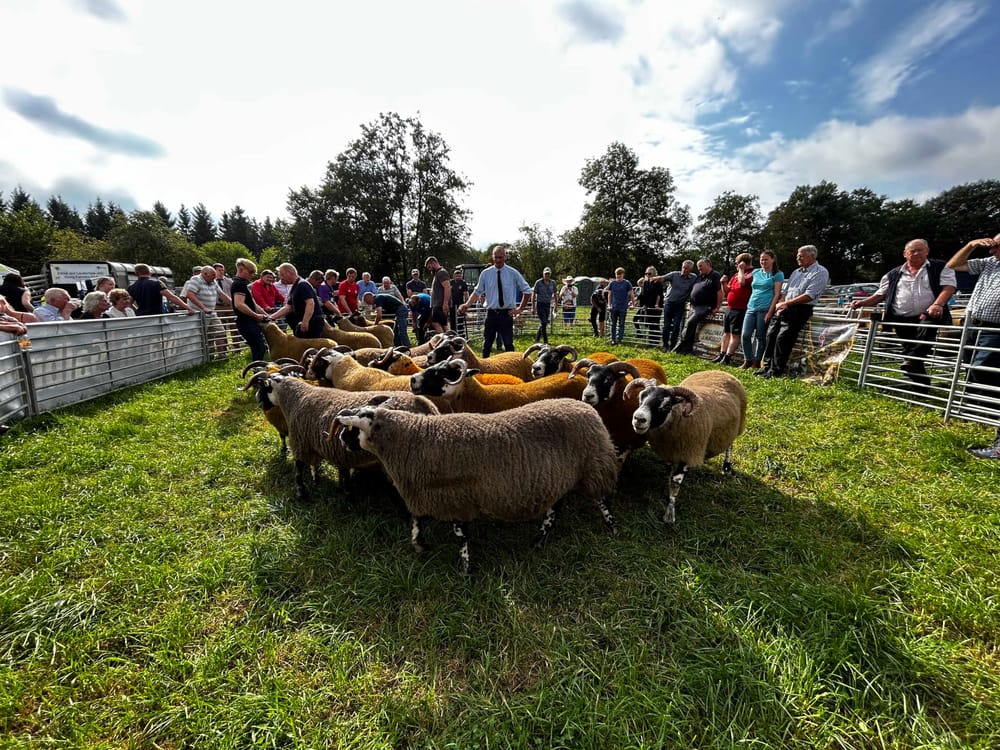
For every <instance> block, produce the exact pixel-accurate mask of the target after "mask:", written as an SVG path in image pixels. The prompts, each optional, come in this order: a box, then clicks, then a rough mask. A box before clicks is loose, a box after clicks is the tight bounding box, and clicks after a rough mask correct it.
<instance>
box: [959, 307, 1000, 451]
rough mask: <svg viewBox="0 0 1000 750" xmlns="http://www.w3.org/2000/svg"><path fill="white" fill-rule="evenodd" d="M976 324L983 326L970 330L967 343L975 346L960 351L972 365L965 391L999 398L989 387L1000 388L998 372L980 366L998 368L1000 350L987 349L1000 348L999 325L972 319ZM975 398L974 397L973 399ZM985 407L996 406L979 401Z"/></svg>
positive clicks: (999, 435)
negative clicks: (978, 329)
mask: <svg viewBox="0 0 1000 750" xmlns="http://www.w3.org/2000/svg"><path fill="white" fill-rule="evenodd" d="M973 324H974V325H976V326H980V327H983V330H981V331H979V332H975V331H970V332H969V341H968V343H969V344H971V345H972V346H975V347H976V348H975V349H973V348H971V347H970V348H966V349H965V351H964V352H963V353H962V355H963V359H964V360H965V361H967V362H969V363H970V364H971V365H972V366H971V368H970V369H969V374H968V383H969V384H968V385H967V386H966V388H965V392H966V393H968V394H981V395H982V396H984V397H985V398H989V399H997V398H1000V393H998V392H997V391H995V390H990V388H1000V372H990V371H988V370H984V369H981V368H984V367H991V368H997V369H1000V352H991V351H988V350H989V349H1000V326H996V327H995V328H994V327H992V326H995V325H996V324H994V323H986V322H983V321H973ZM977 385H985V386H988V387H989V388H977V387H975V386H977ZM974 400H975V399H974ZM981 403H982V405H983V407H984V408H986V409H995V408H997V407H996V406H995V405H993V404H992V403H989V402H986V401H983V402H981ZM997 438H998V439H1000V427H997Z"/></svg>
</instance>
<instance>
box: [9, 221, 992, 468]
mask: <svg viewBox="0 0 1000 750" xmlns="http://www.w3.org/2000/svg"><path fill="white" fill-rule="evenodd" d="M977 249H985V250H986V251H987V252H988V253H989V257H986V258H970V255H971V254H972V252H974V251H975V250H977ZM818 255H819V252H818V250H817V248H816V247H815V246H814V245H803V246H802V247H800V248H799V249H798V251H797V253H796V261H797V267H796V268H795V270H793V271H792V272H791V274H789V275H788V276H787V277H786V276H785V274H784V273H783V272H782V271H781V269H779V268H778V260H777V257H776V256H775V254H774V253H773V252H772V251H770V250H765V251H763V252H761V253H760V255H759V257H758V266H757V267H756V268H755V267H754V265H753V257H752V256H751V255H750V254H749V253H742V254H740V255H738V256H737V257H736V259H735V270H734V271H733V272H732V273H731V274H728V275H723V274H720V273H719V272H718V271H716V270H715V269H714V268H713V267H712V262H711V261H710V260H709V259H708V258H700V259H699V260H698V261H697V262H695V261H693V260H685V261H683V263H681V266H680V268H679V269H678V270H676V271H672V272H669V273H666V274H662V275H660V274H658V272H657V269H656V268H655V267H654V266H649V267H647V268H646V269H645V272H644V276H643V278H642V279H640V280H639V281H638V282H637V283H636V284H635V285H633V284H632V282H631V281H629V280H628V279H626V278H625V269H624V268H623V267H618V268H616V269H615V270H614V278H613V279H611V280H610V281H607V280H603V279H601V280H599V281H598V283H597V285H596V286H595V288H594V290H593V293H592V294H591V297H590V325H591V328H592V330H593V334H594V336H595V337H600V338H604V336H605V322H606V320H607V319H608V318H610V323H611V326H610V343H611V345H613V346H614V345H618V344H621V343H622V342H623V340H624V338H625V324H626V319H627V314H628V311H629V309H630V308H635V309H636V314H635V316H634V324H635V326H636V330H637V333H638V335H639V338H640V340H641V341H643V342H645V343H647V344H653V343H659V345H660V347H661V348H662V350H663V351H664V352H672V353H675V354H682V355H684V354H691V353H693V350H694V344H695V341H696V338H697V334H698V328H699V326H700V325H701V324H702V323H703V322H704V321H705V320H706V319H708V318H709V317H710V316H712V315H714V314H716V313H718V312H719V310H720V309H722V307H723V302H725V308H726V314H725V316H724V319H723V335H722V341H721V343H720V348H719V353H718V356H717V357H716V358H715V362H716V363H719V364H723V365H730V366H739V367H740V368H741V369H744V370H752V371H753V372H754V374H755V375H757V376H759V377H761V378H765V379H766V378H777V377H782V376H784V375H785V374H786V373H787V368H788V362H789V359H790V357H791V354H792V349H793V347H794V346H795V344H796V342H797V340H798V338H799V334H800V332H801V331H802V330H803V328H804V327H805V326H806V325H807V323H808V322H809V319H810V318H811V317H812V315H813V311H814V308H815V306H816V304H817V302H818V300H819V297H820V295H821V294H822V293H823V291H824V290H825V289H826V288H827V286H828V285H829V282H830V277H829V273H828V272H827V270H826V269H825V268H824V267H823V266H822V265H821V264H820V263H819V262H818ZM929 255H930V247H929V246H928V243H927V242H926V241H925V240H922V239H914V240H911V241H910V242H908V243H907V244H906V246H905V247H904V249H903V259H904V262H903V264H902V265H900V266H898V267H895V268H893V269H891V270H890V271H889V272H888V273H886V274H885V275H884V276H883V277H882V279H881V281H880V283H879V287H878V290H877V291H876V292H875V293H874V294H872V295H870V296H868V297H865V298H863V299H857V300H854V301H853V302H851V303H850V307H851V309H858V308H863V307H873V306H875V305H882V306H883V308H884V312H883V313H881V317H880V319H879V320H880V322H882V323H883V324H884V325H885V326H886V329H887V330H889V331H891V332H894V333H895V335H896V336H898V337H899V339H900V345H901V352H902V364H901V366H900V369H901V370H902V371H903V372H904V373H905V374H906V376H907V377H909V378H910V380H912V381H913V383H914V385H913V387H914V389H915V391H916V392H918V393H926V392H927V390H928V388H929V386H930V382H931V381H930V376H929V375H928V373H927V370H926V360H927V358H928V356H929V355H930V353H931V351H932V350H933V346H934V342H935V340H936V337H937V332H938V329H939V327H940V326H946V325H951V323H952V316H951V312H950V309H949V302H950V300H951V297H952V295H953V294H954V293H955V290H956V287H957V282H956V275H955V272H956V271H964V272H967V273H969V274H971V275H973V276H975V277H977V282H978V283H977V284H976V286H975V288H974V290H973V293H972V296H971V298H970V300H969V303H968V307H967V311H966V312H967V315H968V316H969V318H970V320H971V322H972V323H973V325H975V326H976V327H977V328H978V329H980V333H979V335H978V338H977V343H976V345H975V346H974V347H972V348H970V349H969V351H968V353H967V355H966V358H967V360H968V364H969V365H970V369H969V377H968V380H969V384H970V385H969V389H968V391H969V392H970V393H972V394H973V395H975V394H977V393H978V394H981V395H982V396H983V397H988V398H991V399H992V400H994V401H995V399H996V396H997V389H1000V235H997V236H996V237H993V238H983V239H978V240H973V241H972V242H969V243H968V244H967V245H965V246H964V247H963V248H962V249H961V250H959V251H958V252H957V253H956V254H955V255H954V256H953V257H952V258H951V259H950V260H949V261H947V262H945V261H943V260H939V259H934V258H930V257H929ZM492 261H493V263H492V266H490V267H489V268H486V269H484V270H483V272H482V273H481V274H480V276H479V279H478V282H477V283H476V285H475V288H474V289H470V288H469V285H468V284H467V283H466V282H465V280H464V274H463V271H462V269H461V268H457V269H455V270H454V271H453V272H452V273H449V272H448V270H447V269H446V268H445V267H444V266H442V264H441V263H440V262H439V261H438V259H437V258H436V257H434V256H430V257H428V258H427V259H426V261H425V262H424V268H425V269H426V271H427V272H428V273H429V274H430V279H431V281H430V285H428V284H427V283H425V281H424V280H423V279H422V278H421V274H420V271H419V269H416V268H414V269H412V271H411V272H410V279H409V281H407V282H406V284H405V285H404V287H403V289H402V290H400V289H399V287H397V286H396V284H394V283H393V281H392V279H391V278H390V277H388V276H383V277H382V281H381V284H376V283H375V282H374V281H372V279H371V274H370V273H369V272H367V271H365V272H362V273H361V274H360V278H359V274H358V271H357V269H354V268H348V269H347V270H346V271H345V278H344V279H343V280H341V279H340V274H339V273H338V272H337V271H336V270H333V269H329V270H327V271H325V272H323V271H319V270H315V271H312V272H310V273H309V274H308V275H307V276H306V278H302V277H301V276H300V275H299V273H298V270H297V269H296V268H295V266H294V265H292V264H291V263H282V264H281V265H279V266H278V267H277V270H276V271H272V270H271V269H264V270H262V271H261V272H260V274H259V276H258V274H257V266H256V264H255V263H254V262H253V261H252V260H249V259H247V258H240V259H238V260H237V262H236V275H235V277H232V278H231V277H229V276H227V275H226V272H225V266H224V265H223V264H221V263H215V264H213V265H206V266H196V267H195V268H194V269H192V275H191V277H190V278H189V279H188V280H187V281H186V282H185V283H184V285H183V288H182V290H181V292H180V293H179V294H177V293H175V292H174V290H173V289H171V288H170V285H169V284H168V283H167V280H166V279H164V278H162V277H161V278H158V279H157V278H153V277H152V273H151V269H150V268H149V266H148V265H145V264H142V263H140V264H137V265H136V266H135V272H136V277H137V278H136V281H135V282H133V283H132V284H131V285H129V287H128V288H127V289H119V288H115V281H114V279H112V278H110V277H101V278H98V279H97V280H96V282H95V284H94V288H93V290H92V291H90V292H89V293H87V294H86V295H85V296H84V297H83V299H82V300H79V299H76V298H74V297H73V296H72V295H71V294H70V293H69V292H67V291H66V290H65V289H62V288H59V287H53V288H50V289H47V290H46V291H45V293H44V296H43V299H42V304H40V305H39V306H37V307H36V306H34V305H33V304H32V301H31V300H32V295H31V291H30V290H29V289H28V288H27V286H26V284H25V283H24V279H23V278H22V277H21V276H20V275H18V274H16V273H8V274H7V275H6V276H5V277H4V278H3V281H2V283H0V332H6V333H11V334H14V335H20V336H23V335H24V334H26V333H27V331H28V326H29V325H30V324H32V323H40V322H52V321H68V320H76V319H97V318H116V317H136V316H143V315H154V314H161V313H165V312H178V311H181V312H187V313H189V314H194V313H200V314H202V315H203V316H205V318H206V320H207V325H208V332H209V338H210V340H211V341H213V342H216V343H215V346H220V345H222V344H220V343H219V342H224V341H225V333H224V330H223V327H222V324H221V321H220V320H219V317H218V312H217V311H218V310H219V309H220V308H221V309H231V310H232V311H233V313H234V314H235V318H236V328H237V330H238V331H239V333H240V335H241V336H242V337H243V338H244V340H245V341H246V343H247V346H248V347H249V348H250V351H251V356H252V357H253V358H254V359H263V358H264V357H265V355H266V343H265V340H264V336H263V333H262V330H261V324H263V323H265V322H269V321H274V322H276V323H278V324H279V325H281V326H283V327H285V328H287V330H290V331H291V332H292V333H293V334H294V335H295V336H299V337H304V338H318V337H320V336H321V335H322V332H323V328H324V325H325V324H326V323H327V322H328V321H332V320H333V319H334V318H335V317H339V316H344V315H346V316H350V315H354V314H357V313H364V314H367V315H370V316H372V318H373V319H374V321H375V322H381V321H382V320H383V319H391V320H393V321H394V345H396V346H408V345H410V338H409V334H408V332H407V327H408V326H409V327H411V328H412V330H413V332H414V334H415V337H416V339H417V343H418V344H419V343H423V342H424V341H425V340H426V338H427V337H428V336H429V335H431V334H432V333H435V332H441V331H444V330H447V329H452V330H458V324H459V323H460V322H461V321H460V319H459V318H458V316H459V315H462V316H464V315H465V313H466V312H467V310H468V308H469V307H470V306H471V305H474V304H477V303H478V304H481V305H482V306H483V307H484V308H485V318H484V325H483V334H484V342H483V349H482V355H483V356H484V357H488V356H490V354H491V353H492V351H493V348H494V347H496V348H497V349H498V350H499V351H504V350H506V351H513V350H514V321H515V320H516V319H517V318H518V316H519V315H521V313H522V312H523V311H524V309H525V308H526V307H527V306H528V305H530V310H531V312H532V313H533V314H534V315H535V316H536V317H537V319H538V329H537V333H536V335H535V341H536V342H544V343H549V333H550V331H551V329H550V326H551V324H552V320H553V317H554V316H555V313H556V310H557V306H558V309H561V311H562V320H563V323H564V325H566V326H572V325H574V323H575V318H576V307H577V299H578V290H577V288H576V284H575V283H574V277H572V276H566V277H565V278H564V279H563V281H562V285H561V286H557V284H556V282H555V281H554V280H553V279H552V269H551V268H545V269H544V271H543V273H542V277H541V278H540V279H538V280H537V281H536V282H535V283H534V285H531V284H529V283H528V282H527V281H526V280H525V278H524V276H523V275H522V274H521V273H520V272H519V271H518V270H517V269H515V268H513V267H511V266H509V265H507V251H506V248H504V247H503V246H498V247H496V248H495V249H494V250H493V254H492ZM255 277H256V278H255ZM661 315H662V318H661ZM739 352H741V353H742V358H741V362H740V363H739V364H738V365H737V360H736V356H737V354H738V353H739ZM970 450H972V452H973V455H976V456H977V457H980V458H1000V428H998V430H997V434H996V439H995V441H994V443H993V444H992V445H990V446H987V447H984V448H975V449H970Z"/></svg>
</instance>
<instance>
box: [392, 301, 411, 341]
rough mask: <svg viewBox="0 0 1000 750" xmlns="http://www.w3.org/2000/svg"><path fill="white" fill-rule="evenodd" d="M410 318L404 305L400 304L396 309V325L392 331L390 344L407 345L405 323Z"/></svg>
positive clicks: (407, 338) (408, 338)
mask: <svg viewBox="0 0 1000 750" xmlns="http://www.w3.org/2000/svg"><path fill="white" fill-rule="evenodd" d="M409 320H410V314H409V311H408V309H407V307H406V305H400V307H399V309H398V310H396V326H395V328H394V329H393V331H392V345H393V346H394V347H395V346H409V345H410V337H409V336H408V335H407V333H406V324H407V323H408V322H409Z"/></svg>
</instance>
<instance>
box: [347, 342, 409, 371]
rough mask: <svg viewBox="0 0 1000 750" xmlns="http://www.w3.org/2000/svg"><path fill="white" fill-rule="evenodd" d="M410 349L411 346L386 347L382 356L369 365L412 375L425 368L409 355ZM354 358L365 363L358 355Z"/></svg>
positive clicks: (378, 368)
mask: <svg viewBox="0 0 1000 750" xmlns="http://www.w3.org/2000/svg"><path fill="white" fill-rule="evenodd" d="M409 351H410V348H409V347H398V348H396V349H386V350H385V352H384V353H383V355H382V356H381V357H379V358H378V359H375V360H372V361H371V362H369V363H368V366H369V367H374V368H375V369H377V370H382V371H383V372H388V373H389V374H390V375H412V374H413V373H415V372H420V371H421V370H422V369H423V368H422V367H418V366H417V365H416V363H415V362H414V361H413V359H412V358H411V357H410V356H409ZM354 358H355V359H356V360H358V363H359V364H364V363H362V362H361V360H359V359H358V357H357V356H356V355H355V357H354Z"/></svg>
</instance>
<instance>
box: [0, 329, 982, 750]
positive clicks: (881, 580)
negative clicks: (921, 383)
mask: <svg viewBox="0 0 1000 750" xmlns="http://www.w3.org/2000/svg"><path fill="white" fill-rule="evenodd" d="M563 340H565V339H563ZM576 343H578V344H579V346H580V347H581V349H584V350H590V349H591V348H595V347H596V346H597V342H596V341H595V340H593V339H583V338H580V339H579V340H578V341H577V342H576ZM623 352H624V353H626V354H638V355H648V354H649V353H648V352H647V351H638V350H629V349H624V350H623ZM653 356H655V357H657V358H660V359H661V361H664V362H665V366H666V367H667V371H668V374H669V375H670V377H671V380H672V381H673V382H677V381H678V380H680V379H681V378H682V377H683V376H684V375H686V374H687V373H689V372H691V371H694V370H695V369H699V368H702V367H707V366H708V365H706V364H705V363H704V362H701V361H700V360H696V359H693V358H689V357H676V356H670V357H664V356H663V355H660V354H655V355H653ZM240 364H241V363H235V362H234V363H230V364H217V365H210V366H206V367H205V368H202V369H199V370H196V371H193V372H190V373H188V374H185V375H183V376H181V377H178V378H175V379H173V380H171V381H169V382H161V383H156V384H152V385H149V386H144V387H140V388H137V389H134V390H131V391H127V392H124V393H120V394H116V395H114V396H111V397H108V398H105V399H101V400H100V401H96V402H93V403H91V404H86V405H82V406H80V407H77V408H73V409H68V410H64V411H61V412H59V413H57V414H54V415H48V416H44V417H41V418H39V419H37V420H33V421H31V422H29V423H23V424H21V425H18V427H17V428H16V429H15V430H14V431H12V432H11V433H10V434H9V435H8V436H7V437H6V438H4V439H3V440H4V441H3V444H2V450H3V453H2V456H0V471H2V476H3V477H5V480H4V481H3V482H2V485H3V489H0V655H2V657H3V658H2V659H0V737H7V738H8V739H7V740H5V741H4V742H5V743H7V744H9V745H10V746H13V747H29V746H88V745H89V746H126V745H138V746H153V745H156V746H160V747H178V746H193V745H197V746H198V747H232V748H242V747H248V746H275V745H285V746H310V747H320V746H344V747H373V748H374V747H401V746H426V747H445V746H454V747H527V746H537V747H594V748H598V747H600V748H606V747H650V746H657V745H664V744H667V745H672V746H690V747H731V746H733V745H735V744H747V745H752V744H755V745H758V746H760V747H765V746H768V747H779V746H781V747H823V748H825V747H859V748H860V747H865V748H870V747H899V748H915V747H969V746H972V747H981V748H990V747H996V746H997V745H1000V668H998V667H1000V663H998V654H997V642H996V633H997V632H1000V616H998V612H997V598H996V596H997V594H996V592H997V591H998V590H1000V586H998V581H997V559H996V550H997V543H998V538H1000V518H998V512H997V508H996V501H995V486H996V480H997V478H998V476H1000V467H997V466H993V465H991V464H988V463H982V462H975V461H974V460H973V459H971V458H968V457H967V455H966V454H965V452H964V450H963V447H964V445H965V444H966V443H968V442H973V441H975V440H977V439H978V440H979V441H982V439H983V437H984V435H985V431H984V430H983V429H982V428H981V427H975V426H972V425H967V424H963V423H953V424H948V425H942V424H941V422H940V418H939V417H937V416H936V415H934V414H931V413H929V412H922V411H917V410H914V409H911V408H908V407H906V406H904V405H901V404H898V403H895V402H891V401H889V400H886V399H882V398H879V397H877V396H873V395H870V394H864V393H858V392H855V391H854V390H852V389H851V388H850V387H845V386H841V387H837V388H832V389H820V388H815V387H811V386H806V385H803V384H799V383H793V382H789V381H769V382H760V381H759V380H758V379H756V378H753V377H750V376H745V375H741V377H742V378H743V380H744V382H745V383H746V385H747V387H748V390H749V395H750V404H751V412H752V416H751V418H750V419H749V424H748V428H747V432H746V433H745V434H744V435H743V436H742V438H741V439H740V440H739V442H738V443H737V451H736V453H735V456H734V458H735V461H736V466H737V471H738V473H737V475H736V476H735V477H733V478H724V477H722V476H720V475H719V474H718V473H717V471H718V468H719V461H718V459H716V460H714V461H712V462H710V463H709V464H708V465H706V466H705V467H702V468H699V469H696V470H693V471H692V472H690V473H689V475H688V479H687V481H686V483H685V485H684V488H683V490H682V492H681V497H680V501H679V503H678V521H677V525H676V527H674V528H666V527H665V526H664V525H663V524H662V522H661V521H660V515H661V513H660V508H659V503H658V501H657V498H658V497H659V496H660V495H662V492H663V488H664V487H665V483H666V478H667V477H666V473H665V470H664V467H663V466H662V465H661V464H660V462H659V461H658V460H657V458H656V457H655V456H654V455H653V454H652V453H650V452H649V451H648V450H644V451H642V452H639V453H637V454H636V455H634V456H633V457H632V458H630V460H629V462H628V464H627V466H626V469H625V472H624V474H623V476H622V481H621V483H620V486H619V494H618V496H617V497H616V498H615V499H614V509H615V512H616V514H617V515H618V519H619V524H620V527H621V533H620V534H619V535H618V536H617V537H614V538H612V537H608V536H607V535H606V534H605V533H604V531H603V530H602V527H601V524H600V519H599V517H598V515H597V513H596V511H595V510H593V509H592V508H590V507H584V506H579V505H576V504H574V503H570V504H569V506H568V508H567V512H566V513H565V514H564V515H563V516H562V518H561V520H560V523H559V524H558V525H557V528H556V532H555V534H554V538H553V540H552V542H551V544H550V546H548V547H546V548H545V549H544V550H542V551H539V552H536V551H531V550H529V549H528V543H529V540H530V538H531V536H532V534H533V532H534V530H535V525H534V524H514V525H502V524H488V523H482V524H477V525H475V526H474V527H473V528H472V531H471V543H472V545H473V556H474V560H475V563H476V565H477V568H476V573H475V575H474V577H473V579H472V580H471V581H466V580H463V579H462V578H461V577H460V575H459V574H458V569H457V562H456V554H455V552H456V550H455V546H454V544H453V543H452V541H451V539H450V534H449V533H448V530H447V529H446V528H444V527H443V526H441V527H432V529H431V533H430V536H429V539H430V541H431V542H434V543H436V544H435V547H434V549H433V550H432V551H431V552H430V553H429V554H428V555H426V556H425V557H422V558H421V557H417V556H416V555H415V554H414V553H413V552H412V550H411V549H410V546H409V542H408V529H407V525H406V519H405V517H404V513H403V512H402V510H401V508H400V506H399V504H398V503H397V502H396V501H394V500H393V499H392V492H391V488H389V487H387V486H386V485H385V484H384V483H383V482H382V481H380V480H378V479H377V478H371V479H370V480H369V481H368V482H367V483H366V485H365V488H364V491H363V492H361V493H359V494H358V495H356V496H354V497H352V498H350V499H348V498H346V497H345V496H344V495H343V494H342V493H341V491H340V490H339V488H338V487H337V485H336V484H335V482H333V481H331V480H329V479H326V480H324V482H323V485H322V489H323V494H324V495H325V497H324V498H323V499H321V500H318V501H316V502H314V503H312V504H308V505H303V504H300V503H298V502H296V501H294V500H293V499H292V492H291V484H290V479H291V465H290V464H287V463H285V462H284V461H283V460H281V459H280V458H279V457H278V455H277V440H276V436H275V435H274V433H273V432H271V431H270V429H269V428H266V425H264V423H263V420H262V418H261V417H260V415H259V414H258V413H257V411H256V410H255V407H254V406H253V405H252V402H251V399H249V398H247V397H246V396H245V395H244V394H239V393H237V392H236V391H235V385H236V384H237V382H238V373H239V369H240ZM329 474H331V475H332V474H333V472H332V470H331V471H330V472H329Z"/></svg>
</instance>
